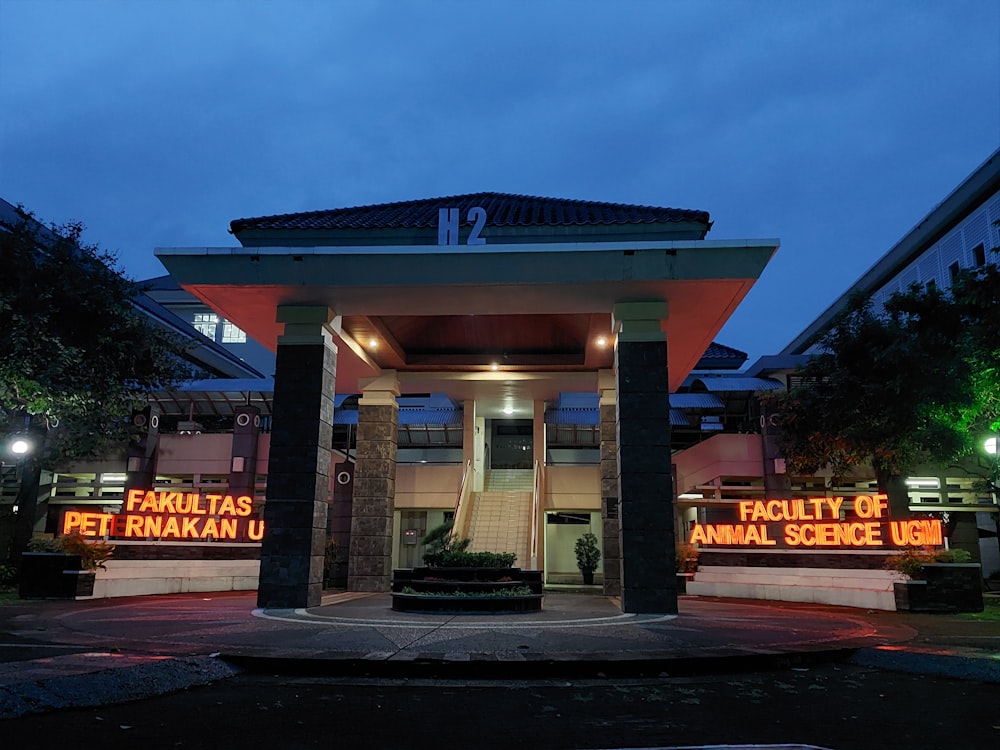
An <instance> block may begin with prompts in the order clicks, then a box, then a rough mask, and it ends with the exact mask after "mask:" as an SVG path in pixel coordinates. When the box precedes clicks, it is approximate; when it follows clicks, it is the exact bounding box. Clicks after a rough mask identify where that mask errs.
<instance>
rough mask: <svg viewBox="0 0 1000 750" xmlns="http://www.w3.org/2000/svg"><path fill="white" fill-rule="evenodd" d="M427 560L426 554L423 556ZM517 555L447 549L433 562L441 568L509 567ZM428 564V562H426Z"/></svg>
mask: <svg viewBox="0 0 1000 750" xmlns="http://www.w3.org/2000/svg"><path fill="white" fill-rule="evenodd" d="M424 560H425V561H426V560H427V556H426V555H425V556H424ZM515 560H517V555H515V554H514V553H513V552H466V551H464V550H461V551H455V550H448V551H447V552H444V553H442V554H441V557H440V559H439V560H438V561H437V562H435V563H434V564H435V565H437V566H438V567H441V568H510V567H513V565H514V561H515ZM428 564H430V563H428Z"/></svg>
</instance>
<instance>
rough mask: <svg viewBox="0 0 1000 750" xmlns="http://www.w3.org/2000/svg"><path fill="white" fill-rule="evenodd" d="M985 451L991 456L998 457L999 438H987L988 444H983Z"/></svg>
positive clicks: (999, 448)
mask: <svg viewBox="0 0 1000 750" xmlns="http://www.w3.org/2000/svg"><path fill="white" fill-rule="evenodd" d="M983 450H985V451H986V452H987V453H989V454H990V455H991V456H995V455H997V451H998V450H1000V446H998V445H997V438H995V437H991V438H986V442H984V443H983Z"/></svg>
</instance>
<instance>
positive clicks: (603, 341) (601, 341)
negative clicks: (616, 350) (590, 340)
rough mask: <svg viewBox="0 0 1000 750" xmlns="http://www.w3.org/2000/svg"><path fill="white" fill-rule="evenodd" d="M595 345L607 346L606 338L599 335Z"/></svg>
mask: <svg viewBox="0 0 1000 750" xmlns="http://www.w3.org/2000/svg"><path fill="white" fill-rule="evenodd" d="M597 345H598V346H607V345H608V340H607V339H606V338H604V337H603V336H600V337H598V339H597Z"/></svg>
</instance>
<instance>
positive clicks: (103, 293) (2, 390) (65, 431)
mask: <svg viewBox="0 0 1000 750" xmlns="http://www.w3.org/2000/svg"><path fill="white" fill-rule="evenodd" d="M22 219H23V220H22V221H21V222H19V223H17V224H16V225H15V226H0V262H2V267H3V273H2V274H0V331H3V336H2V337H0V430H2V431H4V432H9V431H11V430H20V429H23V428H24V427H25V426H26V425H25V417H27V426H28V427H30V429H32V430H34V431H35V432H36V433H38V434H40V435H43V436H44V438H45V439H44V445H43V448H42V451H43V452H42V453H41V454H40V455H38V456H37V457H38V458H39V459H40V460H42V461H44V462H47V463H51V462H55V461H58V460H60V459H65V458H70V457H73V458H87V457H93V456H99V455H102V454H105V453H106V452H107V451H108V449H109V448H110V447H112V446H116V447H120V446H121V444H122V441H123V439H124V437H125V434H126V433H125V430H126V427H127V425H126V418H127V417H128V416H129V415H130V413H131V410H132V409H133V407H135V406H138V405H140V404H141V403H143V401H144V394H146V393H147V392H148V391H151V390H156V389H164V388H169V387H171V386H173V385H175V384H176V383H177V382H179V381H182V380H185V379H188V378H190V377H191V376H192V375H193V374H194V373H193V371H192V369H191V368H190V367H189V366H188V365H187V364H186V363H185V362H184V361H183V359H182V358H183V355H184V351H185V344H184V343H183V342H182V340H181V339H180V338H179V337H176V336H174V335H172V334H171V333H169V332H167V331H166V330H164V329H162V328H160V327H158V326H156V325H155V324H153V323H151V322H150V321H149V320H148V318H146V317H145V316H144V315H142V314H141V313H140V312H138V311H137V310H136V309H135V307H133V304H132V300H133V298H134V297H135V296H136V294H137V293H138V291H139V289H138V288H137V286H136V285H135V284H134V283H133V282H132V281H130V280H128V279H127V278H125V277H124V276H123V275H122V274H121V273H120V272H119V271H118V270H116V268H115V259H114V258H113V257H112V256H110V255H109V254H107V253H105V252H103V251H101V250H99V249H98V248H96V247H93V246H88V245H84V244H83V243H81V241H80V235H81V232H82V230H83V227H82V226H81V225H79V224H73V225H68V226H66V227H61V228H57V227H52V228H50V229H45V228H44V227H42V226H41V225H40V224H39V223H38V222H36V221H35V220H34V219H32V218H31V216H30V215H29V214H26V213H24V214H22Z"/></svg>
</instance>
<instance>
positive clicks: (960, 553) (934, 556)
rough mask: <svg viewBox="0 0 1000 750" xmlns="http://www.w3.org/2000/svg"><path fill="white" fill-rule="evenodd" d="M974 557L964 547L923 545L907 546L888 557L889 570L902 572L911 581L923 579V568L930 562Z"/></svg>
mask: <svg viewBox="0 0 1000 750" xmlns="http://www.w3.org/2000/svg"><path fill="white" fill-rule="evenodd" d="M971 559H972V555H970V554H969V553H968V552H967V551H966V550H964V549H945V550H928V549H924V548H922V547H907V548H906V549H904V550H903V551H902V552H900V553H899V554H898V555H892V556H890V557H887V558H886V561H885V567H886V569H887V570H895V571H898V572H900V573H902V574H903V575H904V576H906V577H907V578H909V579H910V580H911V581H919V580H922V573H921V568H922V567H923V566H924V565H927V564H929V563H965V562H969V560H971Z"/></svg>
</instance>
